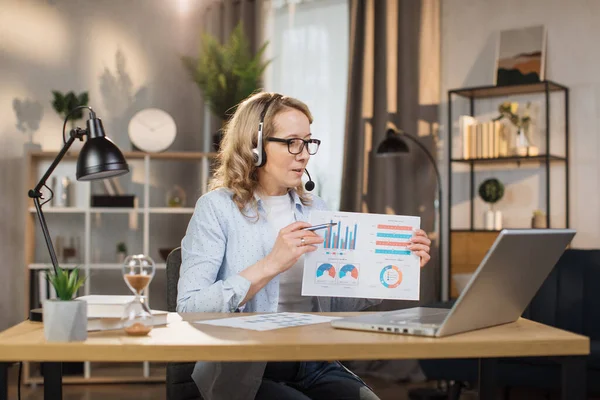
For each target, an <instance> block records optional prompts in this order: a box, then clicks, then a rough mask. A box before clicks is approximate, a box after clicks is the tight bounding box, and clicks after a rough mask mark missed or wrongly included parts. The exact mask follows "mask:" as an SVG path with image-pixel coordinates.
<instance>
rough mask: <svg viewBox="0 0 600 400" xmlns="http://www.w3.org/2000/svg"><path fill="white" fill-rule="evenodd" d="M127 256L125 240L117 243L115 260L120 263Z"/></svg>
mask: <svg viewBox="0 0 600 400" xmlns="http://www.w3.org/2000/svg"><path fill="white" fill-rule="evenodd" d="M126 257H127V245H126V244H125V242H119V243H117V262H120V263H122V262H123V261H125V258H126Z"/></svg>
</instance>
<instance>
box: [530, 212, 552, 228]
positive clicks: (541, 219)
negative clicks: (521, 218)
mask: <svg viewBox="0 0 600 400" xmlns="http://www.w3.org/2000/svg"><path fill="white" fill-rule="evenodd" d="M531 227H532V228H547V227H548V226H547V225H546V213H545V212H543V211H542V210H534V211H533V216H532V217H531Z"/></svg>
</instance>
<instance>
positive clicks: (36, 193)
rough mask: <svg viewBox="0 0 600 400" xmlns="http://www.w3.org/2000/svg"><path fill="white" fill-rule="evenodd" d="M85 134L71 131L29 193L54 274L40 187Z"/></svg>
mask: <svg viewBox="0 0 600 400" xmlns="http://www.w3.org/2000/svg"><path fill="white" fill-rule="evenodd" d="M85 133H86V131H85V130H83V129H79V128H76V129H73V130H72V131H71V137H70V138H69V140H68V141H67V142H66V143H65V145H64V146H63V148H62V149H61V151H60V152H59V153H58V155H57V156H56V158H55V159H54V161H52V164H51V165H50V167H49V168H48V170H47V171H46V173H45V174H44V176H42V178H41V179H40V181H39V182H38V184H37V185H36V186H35V188H34V189H31V190H30V191H29V197H30V198H32V199H33V204H34V206H35V211H36V212H37V215H38V218H39V220H40V225H41V227H42V233H43V234H44V239H45V240H46V246H47V247H48V252H49V253H50V260H52V266H53V267H54V272H57V269H58V259H57V258H56V252H55V251H54V246H53V245H52V239H51V238H50V232H48V225H47V224H46V218H44V213H43V212H42V204H43V203H42V204H40V199H41V198H42V192H41V189H42V187H44V186H45V185H46V181H47V180H48V178H49V177H50V175H51V174H52V172H53V171H54V169H55V168H56V166H57V165H58V163H60V161H61V160H62V159H63V157H64V156H65V154H66V153H67V151H68V150H69V147H71V145H72V144H73V142H74V141H75V140H76V139H80V140H81V138H83V135H85Z"/></svg>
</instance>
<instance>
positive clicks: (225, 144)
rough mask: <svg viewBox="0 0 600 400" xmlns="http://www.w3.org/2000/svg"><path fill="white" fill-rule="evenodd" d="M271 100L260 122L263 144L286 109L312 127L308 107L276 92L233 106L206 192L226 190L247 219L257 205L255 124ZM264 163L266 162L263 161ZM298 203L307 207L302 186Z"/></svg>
mask: <svg viewBox="0 0 600 400" xmlns="http://www.w3.org/2000/svg"><path fill="white" fill-rule="evenodd" d="M269 101H271V103H270V104H269V108H268V110H267V113H266V114H265V119H264V123H263V144H264V142H265V139H266V138H268V137H271V136H273V134H274V133H275V131H276V127H275V123H274V119H275V116H276V115H277V114H279V113H281V112H283V111H285V110H286V109H290V108H292V109H296V110H298V111H300V112H302V113H303V114H304V115H306V117H307V118H308V120H309V122H310V123H311V124H312V122H313V117H312V114H311V112H310V110H309V109H308V106H307V105H306V104H304V103H303V102H301V101H300V100H298V99H294V98H292V97H286V96H282V95H280V94H277V93H271V92H259V93H255V94H253V95H251V96H250V97H248V98H247V99H245V100H244V101H242V102H241V103H240V104H238V105H237V108H236V110H235V113H234V114H233V116H232V117H231V119H230V120H229V122H228V123H227V124H226V125H225V127H224V132H223V139H222V141H221V148H220V150H219V153H218V155H217V169H216V171H215V173H214V176H213V179H212V180H211V182H210V185H209V190H214V189H218V188H227V189H229V190H231V191H232V192H233V201H234V202H235V204H236V205H237V206H238V208H239V209H240V211H241V212H242V214H244V215H245V216H246V217H249V215H248V214H247V212H246V211H247V210H246V208H247V207H249V208H250V209H251V210H253V211H254V212H255V215H256V217H257V218H258V206H257V203H256V199H255V198H254V193H255V191H256V189H257V187H258V178H257V173H256V171H257V169H258V168H257V167H256V166H255V165H254V157H253V153H252V149H254V148H255V147H257V140H258V124H259V122H260V115H261V113H262V112H263V109H264V107H265V105H266V104H267V103H268V102H269ZM267 162H268V161H267ZM295 190H296V193H297V194H298V196H299V197H300V200H301V202H302V204H304V205H308V204H310V198H309V197H308V195H307V194H306V192H305V191H304V187H303V186H302V185H300V186H298V187H296V188H295Z"/></svg>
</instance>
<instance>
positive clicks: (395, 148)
mask: <svg viewBox="0 0 600 400" xmlns="http://www.w3.org/2000/svg"><path fill="white" fill-rule="evenodd" d="M405 139H408V140H410V141H412V142H413V143H415V144H416V145H417V146H419V147H420V148H421V150H423V152H424V153H425V155H426V156H427V158H428V159H429V161H431V165H432V166H433V169H434V171H435V176H436V179H437V188H438V207H437V209H438V217H439V233H438V253H439V255H438V258H439V260H440V273H441V271H442V207H441V205H442V179H441V177H440V171H439V170H438V167H437V163H436V161H435V158H434V157H433V155H431V152H429V150H427V148H426V147H425V146H424V145H423V143H421V142H420V141H419V139H417V138H416V137H414V136H413V135H409V134H407V133H406V132H404V131H403V130H401V129H398V128H397V127H396V126H395V125H394V124H393V123H391V122H388V124H387V128H386V133H385V139H383V140H382V141H381V143H380V144H379V146H378V147H377V151H376V153H375V155H376V156H377V157H397V156H402V155H404V154H408V153H409V152H410V149H409V147H408V145H407V144H406V140H405ZM440 283H441V282H440ZM439 289H440V293H439V295H440V299H442V300H443V298H442V297H443V296H442V293H443V290H442V288H441V284H440V288H439Z"/></svg>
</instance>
